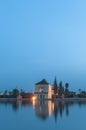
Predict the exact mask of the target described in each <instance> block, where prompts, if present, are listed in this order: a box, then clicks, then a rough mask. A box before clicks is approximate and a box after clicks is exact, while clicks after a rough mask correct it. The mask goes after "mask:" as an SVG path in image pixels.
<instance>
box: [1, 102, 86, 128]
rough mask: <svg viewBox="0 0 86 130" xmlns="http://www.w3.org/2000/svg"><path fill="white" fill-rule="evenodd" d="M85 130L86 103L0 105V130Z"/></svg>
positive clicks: (12, 103)
mask: <svg viewBox="0 0 86 130" xmlns="http://www.w3.org/2000/svg"><path fill="white" fill-rule="evenodd" d="M29 129H31V130H56V129H58V130H63V129H64V130H86V102H51V101H42V102H35V101H31V100H30V101H24V102H22V103H21V102H4V103H3V102H2V103H0V130H29Z"/></svg>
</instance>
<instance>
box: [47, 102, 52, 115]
mask: <svg viewBox="0 0 86 130" xmlns="http://www.w3.org/2000/svg"><path fill="white" fill-rule="evenodd" d="M51 113H52V102H51V101H48V114H49V116H50V115H51Z"/></svg>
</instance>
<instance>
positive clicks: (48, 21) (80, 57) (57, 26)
mask: <svg viewBox="0 0 86 130" xmlns="http://www.w3.org/2000/svg"><path fill="white" fill-rule="evenodd" d="M55 76H56V77H57V82H58V83H59V81H60V80H62V81H63V84H64V83H65V82H69V84H70V89H74V90H78V88H81V89H84V90H85V86H86V80H85V77H86V0H1V1H0V89H1V90H5V89H13V88H14V87H16V86H17V87H18V88H23V89H24V90H29V91H33V89H34V84H35V83H36V82H38V81H40V80H41V79H42V78H46V79H47V80H48V81H49V82H50V83H51V84H52V83H53V80H54V77H55Z"/></svg>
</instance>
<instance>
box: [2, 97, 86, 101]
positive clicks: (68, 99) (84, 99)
mask: <svg viewBox="0 0 86 130" xmlns="http://www.w3.org/2000/svg"><path fill="white" fill-rule="evenodd" d="M30 100H32V99H31V98H22V99H21V100H18V99H17V98H0V102H15V101H30ZM35 101H57V102H63V101H64V102H71V101H72V102H80V101H83V102H85V101H86V98H57V99H44V100H40V99H38V100H35Z"/></svg>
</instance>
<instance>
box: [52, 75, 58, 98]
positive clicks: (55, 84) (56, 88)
mask: <svg viewBox="0 0 86 130" xmlns="http://www.w3.org/2000/svg"><path fill="white" fill-rule="evenodd" d="M53 89H54V96H56V94H57V93H58V85H57V80H56V77H55V80H54V87H53Z"/></svg>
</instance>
